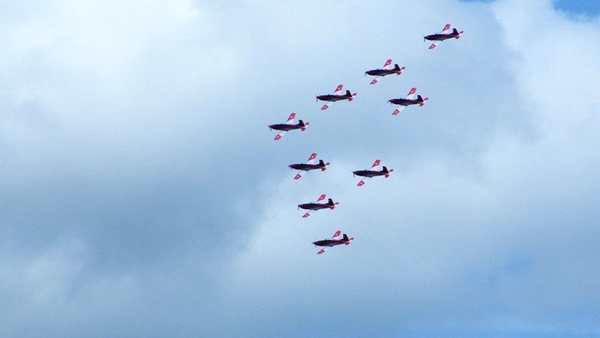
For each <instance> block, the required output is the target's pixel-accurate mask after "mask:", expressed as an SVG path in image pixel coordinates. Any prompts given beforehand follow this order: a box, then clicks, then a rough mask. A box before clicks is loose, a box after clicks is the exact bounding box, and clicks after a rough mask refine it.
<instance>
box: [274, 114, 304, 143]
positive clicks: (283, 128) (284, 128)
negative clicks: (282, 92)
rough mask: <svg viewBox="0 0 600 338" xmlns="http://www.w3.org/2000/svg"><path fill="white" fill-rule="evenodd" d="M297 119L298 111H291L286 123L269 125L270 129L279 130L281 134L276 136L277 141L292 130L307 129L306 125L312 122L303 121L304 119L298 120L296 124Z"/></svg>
mask: <svg viewBox="0 0 600 338" xmlns="http://www.w3.org/2000/svg"><path fill="white" fill-rule="evenodd" d="M295 119H296V113H291V114H290V117H288V119H287V122H286V123H277V124H271V125H269V129H271V130H273V129H274V130H279V134H277V136H275V141H279V140H280V139H281V138H282V137H283V135H285V133H287V132H288V131H290V130H295V129H300V130H302V131H305V130H306V127H307V126H308V125H309V124H310V122H303V121H302V120H298V123H297V124H295V123H294V120H295Z"/></svg>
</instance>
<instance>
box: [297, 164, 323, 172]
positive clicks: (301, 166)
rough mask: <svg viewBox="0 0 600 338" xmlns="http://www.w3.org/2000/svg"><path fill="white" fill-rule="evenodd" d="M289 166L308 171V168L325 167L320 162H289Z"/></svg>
mask: <svg viewBox="0 0 600 338" xmlns="http://www.w3.org/2000/svg"><path fill="white" fill-rule="evenodd" d="M290 168H292V169H296V170H303V171H309V170H315V169H323V168H325V166H324V165H322V164H307V163H297V164H290Z"/></svg>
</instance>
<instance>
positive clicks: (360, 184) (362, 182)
mask: <svg viewBox="0 0 600 338" xmlns="http://www.w3.org/2000/svg"><path fill="white" fill-rule="evenodd" d="M363 185H365V181H360V182H358V184H357V185H356V186H357V187H362V186H363Z"/></svg>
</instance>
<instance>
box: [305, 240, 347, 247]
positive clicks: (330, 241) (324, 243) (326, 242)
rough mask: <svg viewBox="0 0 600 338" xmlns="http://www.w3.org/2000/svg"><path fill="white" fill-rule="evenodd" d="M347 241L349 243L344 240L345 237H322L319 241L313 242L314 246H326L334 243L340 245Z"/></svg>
mask: <svg viewBox="0 0 600 338" xmlns="http://www.w3.org/2000/svg"><path fill="white" fill-rule="evenodd" d="M347 243H350V241H348V240H345V239H323V240H320V241H316V242H313V244H314V245H316V246H328V247H333V246H336V245H342V244H347Z"/></svg>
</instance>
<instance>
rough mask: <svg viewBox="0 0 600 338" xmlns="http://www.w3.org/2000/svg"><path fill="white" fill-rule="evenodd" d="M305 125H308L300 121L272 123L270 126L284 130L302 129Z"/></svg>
mask: <svg viewBox="0 0 600 338" xmlns="http://www.w3.org/2000/svg"><path fill="white" fill-rule="evenodd" d="M304 127H306V125H302V124H300V123H298V124H287V123H278V124H272V125H270V126H269V128H270V129H274V130H282V131H290V130H296V129H302V128H304Z"/></svg>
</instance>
